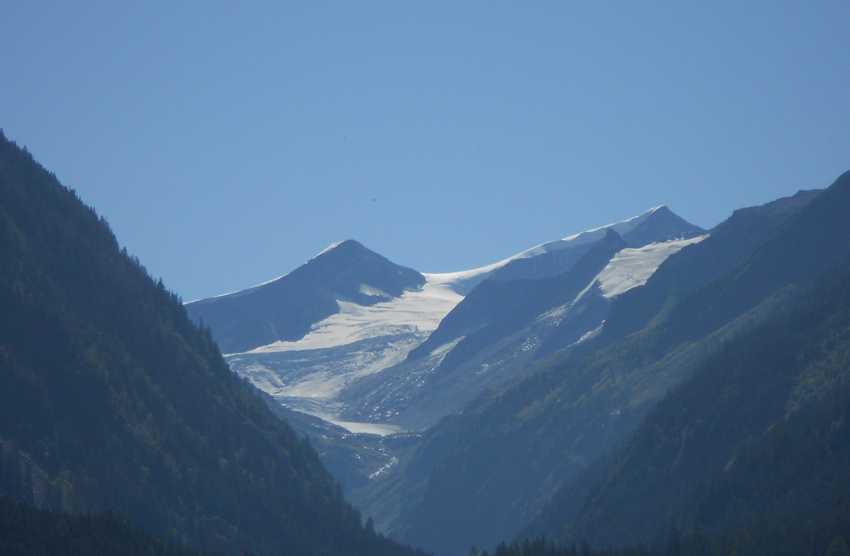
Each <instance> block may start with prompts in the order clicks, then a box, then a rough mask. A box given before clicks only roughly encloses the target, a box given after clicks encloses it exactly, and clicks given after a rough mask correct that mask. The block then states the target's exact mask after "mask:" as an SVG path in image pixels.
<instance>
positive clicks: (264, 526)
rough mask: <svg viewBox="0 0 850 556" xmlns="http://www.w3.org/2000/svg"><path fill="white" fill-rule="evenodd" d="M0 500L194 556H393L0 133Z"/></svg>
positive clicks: (202, 337)
mask: <svg viewBox="0 0 850 556" xmlns="http://www.w3.org/2000/svg"><path fill="white" fill-rule="evenodd" d="M0 473H2V474H0V489H2V492H0V494H3V493H6V494H8V495H11V496H14V497H16V498H18V499H20V500H23V501H26V502H29V503H31V504H35V505H38V506H40V507H46V508H51V509H55V510H66V511H72V512H79V511H89V510H100V509H103V508H108V509H111V510H113V511H115V512H117V513H119V514H121V515H123V516H126V517H128V518H129V519H130V520H131V521H132V522H134V523H136V524H138V525H139V526H141V527H142V528H144V529H145V530H146V531H148V532H150V533H152V534H154V535H155V536H157V537H159V538H161V539H166V540H173V541H175V542H177V543H178V544H180V545H184V546H188V547H193V548H200V549H204V550H218V551H226V552H231V553H233V552H242V551H244V550H246V549H248V550H252V551H256V552H261V553H281V552H284V553H298V554H305V553H312V554H366V553H369V554H375V553H385V554H390V553H405V550H404V549H401V548H400V547H397V546H396V545H393V544H391V543H389V542H387V541H385V540H384V539H382V538H380V537H379V536H377V535H375V534H374V532H373V531H371V530H368V531H367V530H365V529H364V528H363V527H362V526H361V523H360V516H359V515H358V513H357V512H356V511H354V510H353V509H352V508H351V507H350V506H348V505H347V504H346V503H345V502H344V500H343V498H342V495H341V493H340V490H339V488H338V486H337V485H336V484H335V483H334V481H333V479H332V478H331V477H330V476H329V475H328V474H327V473H326V472H325V471H324V469H323V468H322V465H321V464H320V462H319V460H318V458H317V456H316V454H315V452H314V451H313V450H312V448H311V447H310V446H309V445H308V444H306V443H304V442H302V441H299V440H298V438H297V437H296V436H295V434H294V433H293V432H292V430H291V429H290V428H289V427H288V426H287V425H286V424H285V423H284V422H283V421H281V420H280V419H278V418H277V417H275V416H274V415H273V414H272V413H271V412H270V411H269V410H268V408H267V407H266V406H265V404H264V403H263V401H262V400H261V399H260V398H259V397H257V395H256V394H255V393H254V391H253V390H252V389H251V388H249V387H248V386H246V384H245V383H243V382H242V381H241V380H240V379H238V378H237V377H236V376H235V375H234V374H233V373H231V372H230V370H229V369H228V367H227V365H226V364H225V362H224V360H223V359H222V358H221V355H220V353H219V351H218V348H217V346H216V345H215V343H214V342H213V340H212V338H211V336H210V334H209V331H208V330H199V329H198V328H197V327H196V326H195V325H194V324H193V323H191V322H190V321H189V319H188V318H187V316H186V312H185V310H184V308H183V305H182V303H181V301H180V300H179V299H178V298H177V297H176V296H175V295H174V294H173V293H170V292H169V291H167V290H166V288H165V287H164V286H163V284H162V282H161V281H159V282H155V281H153V280H152V279H151V278H150V277H149V276H148V274H147V272H146V270H145V269H144V268H143V267H142V266H141V265H140V264H139V262H138V260H136V259H134V258H132V257H130V256H128V255H127V254H126V252H125V251H123V250H121V249H119V246H118V243H117V241H116V239H115V237H114V236H113V234H112V232H111V231H110V229H109V227H108V226H107V224H106V223H105V221H103V220H102V219H99V218H98V217H97V215H96V214H95V212H94V211H93V210H92V209H90V208H89V207H87V206H85V205H84V204H83V203H82V202H80V200H79V199H78V198H77V197H76V195H75V193H74V192H73V191H69V190H68V189H66V188H64V187H62V186H61V185H60V183H59V182H58V181H57V179H56V177H55V176H54V175H52V174H50V173H48V172H47V171H46V170H44V169H43V168H42V167H41V166H40V165H38V164H37V163H36V162H35V161H34V160H33V158H32V156H31V155H30V154H29V153H28V152H26V151H25V150H22V149H20V148H18V147H17V146H16V145H15V144H14V143H12V142H10V141H8V140H7V139H6V138H5V137H4V136H2V134H0Z"/></svg>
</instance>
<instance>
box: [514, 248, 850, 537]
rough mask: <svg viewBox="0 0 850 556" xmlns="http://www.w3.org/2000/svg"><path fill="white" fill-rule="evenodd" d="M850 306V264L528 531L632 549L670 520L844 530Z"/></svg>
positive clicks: (672, 402) (755, 336)
mask: <svg viewBox="0 0 850 556" xmlns="http://www.w3.org/2000/svg"><path fill="white" fill-rule="evenodd" d="M845 254H846V250H845ZM849 308H850V264H848V263H846V262H845V263H843V264H842V265H841V266H840V268H839V269H837V270H835V271H833V272H831V273H829V274H827V276H825V277H824V278H823V279H821V280H820V281H819V282H818V283H817V284H816V287H814V289H813V291H811V292H810V293H808V294H807V295H805V296H803V297H802V298H801V299H800V300H799V302H798V303H797V304H796V305H795V307H794V308H793V309H792V310H790V311H789V312H788V313H787V314H785V315H782V316H781V317H779V318H777V319H775V320H774V321H772V322H770V323H768V324H765V325H762V326H759V327H757V328H755V329H753V330H751V331H748V332H747V333H745V334H743V335H742V336H741V337H739V338H737V339H735V340H733V341H732V342H730V343H729V344H727V346H725V347H724V348H723V349H722V350H720V352H719V353H717V354H716V355H714V356H712V357H711V358H709V359H708V360H707V361H706V362H705V363H704V364H702V365H700V367H699V369H698V370H697V371H696V372H695V374H694V377H693V378H692V379H691V380H689V381H688V382H686V383H685V384H683V385H682V386H681V387H680V388H678V389H676V390H675V391H674V392H673V393H671V394H670V395H669V396H667V397H666V398H665V399H664V400H663V401H662V402H660V403H659V405H658V407H656V408H655V409H654V410H653V411H652V412H651V413H650V414H649V415H648V416H647V418H646V419H645V420H644V422H643V423H642V424H641V426H640V427H639V428H638V429H637V430H636V431H635V432H634V433H633V434H632V435H630V436H629V438H628V440H627V441H626V442H625V443H624V444H623V445H622V446H621V447H620V448H619V449H618V450H617V451H616V452H615V455H614V457H612V458H610V459H609V460H607V461H600V462H598V463H596V464H595V465H594V466H593V467H594V468H595V469H592V470H591V471H590V472H589V473H587V474H586V476H585V477H582V478H581V479H580V480H579V481H576V482H575V483H571V484H569V485H567V486H566V487H564V488H563V489H562V490H561V491H560V492H559V493H558V494H557V495H556V496H555V499H554V500H553V502H552V504H550V505H549V507H547V508H546V509H545V510H544V511H543V512H542V513H541V515H540V516H538V518H537V519H536V520H535V522H534V523H533V524H532V525H531V526H530V527H529V528H528V529H527V530H526V531H524V533H528V534H532V535H540V534H545V535H547V536H548V537H549V538H558V539H560V541H561V542H565V543H569V542H575V541H576V540H578V539H588V540H590V541H591V542H592V543H593V544H596V545H602V544H605V545H607V544H614V545H624V544H634V543H637V542H652V541H653V539H655V538H659V537H662V536H664V535H665V534H666V533H667V531H669V529H670V527H671V524H673V525H674V526H675V527H678V528H681V529H683V530H684V531H696V532H699V533H701V534H704V535H708V536H709V537H712V538H722V537H723V536H724V535H728V534H730V533H732V532H734V531H735V530H744V531H747V533H746V534H747V535H749V536H750V537H751V538H757V537H758V536H759V535H761V534H765V533H768V534H775V533H777V532H778V531H779V530H780V529H785V530H786V531H789V530H790V531H795V530H796V531H799V532H800V533H801V534H800V537H802V538H801V539H800V540H804V539H805V538H806V537H809V538H810V539H811V535H812V533H813V532H815V531H818V530H820V529H827V530H828V529H835V526H836V525H839V524H841V523H843V524H844V525H843V527H845V528H846V526H847V524H848V523H850V518H848V514H847V511H846V510H847V506H846V501H847V499H848V496H850V482H848V480H847V475H846V468H847V465H848V464H850V435H848V434H847V430H846V419H847V416H848V414H850V390H848V378H850V375H848V373H850V335H848V330H850V309H849ZM578 483H581V484H578ZM806 531H808V533H806ZM834 534H835V533H834V532H833V533H831V534H830V536H829V537H827V538H826V539H825V542H824V541H821V542H823V544H824V545H825V544H827V543H828V542H829V540H830V539H831V535H834ZM808 542H809V543H811V542H812V541H811V540H809V541H808ZM786 552H788V553H794V552H793V551H787V550H786ZM802 552H803V551H800V552H798V553H802Z"/></svg>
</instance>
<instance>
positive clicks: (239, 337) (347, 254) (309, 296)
mask: <svg viewBox="0 0 850 556" xmlns="http://www.w3.org/2000/svg"><path fill="white" fill-rule="evenodd" d="M424 284H425V277H424V276H422V275H421V274H419V273H418V272H416V271H415V270H411V269H409V268H404V267H401V266H398V265H395V264H393V263H391V262H390V261H388V260H387V259H385V258H384V257H382V256H380V255H378V254H377V253H374V252H372V251H370V250H368V249H366V248H365V247H363V246H362V245H360V244H359V243H357V242H356V241H352V240H348V241H343V242H340V243H337V244H334V245H331V246H330V247H328V248H327V249H325V250H324V251H323V252H321V253H320V254H319V255H317V256H316V257H315V258H313V259H312V260H310V261H309V262H307V263H306V264H304V265H303V266H300V267H299V268H297V269H295V270H294V271H292V272H291V273H289V274H287V275H285V276H282V277H280V278H278V279H276V280H272V281H271V282H268V283H265V284H261V285H259V286H255V287H253V288H250V289H247V290H243V291H240V292H236V293H232V294H229V295H222V296H219V297H213V298H210V299H204V300H201V301H196V302H193V303H187V304H186V311H187V312H188V313H189V316H190V318H192V320H203V322H204V323H206V324H207V325H208V326H210V327H211V328H212V329H213V330H215V337H216V341H217V342H218V344H219V346H220V347H221V349H222V350H224V351H225V352H226V353H236V352H242V351H248V350H251V349H254V348H257V347H260V346H265V345H268V344H272V343H274V342H279V341H280V342H295V341H298V340H300V339H302V338H303V337H304V336H306V335H307V333H308V332H310V330H311V327H312V326H313V325H314V324H316V323H317V322H319V321H322V320H324V319H326V318H328V317H330V316H331V315H334V314H336V313H338V312H339V311H340V308H339V304H338V303H337V302H338V301H345V302H349V303H355V304H357V305H359V306H362V307H371V306H373V305H376V304H378V303H380V302H385V301H387V300H390V299H393V298H397V297H399V296H401V295H402V294H403V293H404V292H405V291H409V290H416V289H419V288H421V287H422V286H423V285H424Z"/></svg>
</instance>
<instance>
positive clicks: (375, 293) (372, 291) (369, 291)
mask: <svg viewBox="0 0 850 556" xmlns="http://www.w3.org/2000/svg"><path fill="white" fill-rule="evenodd" d="M360 293H362V294H364V295H368V296H371V297H385V298H387V299H392V297H393V296H391V295H390V294H388V293H387V292H385V291H383V290H379V289H378V288H374V287H372V286H370V285H369V284H360Z"/></svg>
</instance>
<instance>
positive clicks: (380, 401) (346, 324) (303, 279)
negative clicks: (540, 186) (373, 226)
mask: <svg viewBox="0 0 850 556" xmlns="http://www.w3.org/2000/svg"><path fill="white" fill-rule="evenodd" d="M701 232H702V230H700V229H699V228H697V227H695V226H692V225H690V224H688V223H687V222H685V221H684V220H682V219H681V218H679V217H677V216H676V215H674V214H673V213H672V212H671V211H670V210H669V209H667V208H666V207H657V208H654V209H651V210H649V211H647V212H646V213H644V214H642V215H640V216H638V217H635V218H632V219H629V220H627V221H624V222H620V223H616V224H611V225H608V226H603V227H601V228H598V229H595V230H590V231H587V232H583V233H581V234H576V235H574V236H570V237H568V238H565V239H562V240H557V241H554V242H549V243H545V244H542V245H539V246H537V247H533V248H531V249H529V250H527V251H524V252H522V253H519V254H517V255H515V256H513V257H510V258H508V259H506V260H504V261H501V262H498V263H495V264H493V265H489V266H486V267H482V268H478V269H473V270H469V271H462V272H456V273H449V274H424V275H421V274H418V273H416V272H414V271H410V270H409V269H404V268H401V267H397V266H396V265H394V264H393V263H391V262H389V261H387V260H386V259H384V258H383V257H380V255H377V254H375V253H373V252H371V251H369V250H368V249H366V248H364V247H362V246H361V245H360V244H358V243H356V242H353V241H347V242H342V243H340V244H336V245H334V246H332V247H330V248H328V249H326V250H325V251H324V252H323V253H321V254H320V255H318V256H317V257H315V258H314V259H313V260H311V261H310V262H308V263H307V264H305V265H304V266H302V267H300V268H298V269H296V270H295V271H293V272H291V273H290V274H288V275H286V276H284V277H283V278H280V279H278V280H274V281H272V282H269V283H267V284H263V285H260V286H257V287H254V288H249V289H248V290H245V291H241V292H236V293H234V294H230V295H226V296H222V297H217V298H211V299H207V300H201V301H198V302H193V303H190V304H187V310H188V312H189V314H190V315H191V316H193V317H194V318H198V319H202V320H203V322H204V323H205V324H208V325H210V326H211V328H212V330H213V335H214V337H215V338H216V339H217V341H219V342H220V344H221V345H222V346H224V347H225V350H226V351H232V349H231V348H234V347H237V346H241V347H244V348H247V347H251V348H252V349H248V350H246V351H241V352H237V353H230V354H229V355H228V356H227V360H228V362H229V364H230V365H231V367H232V368H233V369H234V370H235V371H236V372H237V373H238V374H240V375H241V376H243V377H246V378H248V379H249V380H250V381H251V382H252V383H253V384H254V385H256V386H257V387H259V388H260V389H262V390H263V391H265V392H267V393H268V394H269V395H270V396H271V397H272V398H273V399H274V400H276V401H277V402H278V403H280V404H281V405H283V406H284V407H286V408H289V409H294V410H297V411H300V412H305V413H307V414H309V415H310V416H314V417H319V418H321V419H323V420H325V423H324V424H322V423H317V422H316V421H315V420H312V419H311V418H310V417H303V416H300V417H299V416H297V415H292V416H291V417H292V420H293V422H295V423H296V425H297V426H298V427H299V429H300V430H302V432H304V433H305V434H308V435H310V436H311V438H312V439H313V442H314V444H315V445H316V446H317V448H318V449H319V450H320V453H322V455H323V458H324V461H325V462H326V463H327V464H328V465H329V466H330V469H331V470H332V471H333V472H334V474H335V475H336V476H338V477H340V478H342V479H343V480H344V482H345V484H346V486H347V487H349V488H350V489H352V488H357V487H360V486H363V485H365V484H366V483H368V482H370V481H371V480H372V479H371V478H370V477H374V476H376V474H377V475H381V474H384V473H385V472H386V471H388V470H389V469H390V468H391V467H392V466H393V465H395V464H396V463H397V462H398V461H399V456H400V455H401V453H400V451H399V450H400V449H401V450H402V451H409V450H410V445H411V444H410V442H411V441H414V442H415V441H416V439H417V438H418V437H419V436H420V435H421V431H422V430H423V429H425V428H427V427H429V426H432V425H434V424H436V423H437V422H438V421H439V420H440V419H441V418H442V417H444V416H445V415H448V414H451V413H454V412H457V411H459V410H460V409H461V408H462V407H463V406H464V405H465V404H466V403H468V402H469V401H470V400H472V399H473V398H474V397H475V396H476V395H477V394H478V393H480V392H481V391H483V390H484V389H486V388H489V387H492V386H494V385H498V384H501V383H503V382H505V381H506V380H510V379H512V378H514V377H516V376H518V375H519V374H521V373H522V372H524V370H525V369H527V368H528V367H529V366H530V365H531V364H532V363H533V362H534V357H535V356H536V347H537V346H538V345H539V344H540V343H541V342H543V341H544V340H545V339H546V338H548V336H550V335H552V336H553V338H551V339H550V340H549V341H548V344H549V349H559V348H560V347H564V346H566V345H569V344H571V343H575V342H577V341H579V340H581V339H583V338H584V339H586V338H587V337H588V332H590V331H592V330H594V329H597V328H598V327H599V326H600V324H601V322H602V321H603V320H604V318H605V315H606V313H607V310H608V307H609V305H610V300H611V299H613V298H614V297H616V296H617V295H619V294H620V293H622V292H624V291H627V290H628V289H630V288H632V287H634V286H636V285H639V284H641V283H643V282H644V281H645V280H646V279H647V278H648V277H649V276H650V275H651V274H652V272H654V270H655V268H657V266H658V265H659V264H660V263H661V262H662V261H663V260H664V258H666V257H667V256H669V255H670V254H672V253H674V252H676V251H678V250H679V249H681V248H682V247H684V246H685V245H687V244H689V243H692V242H695V241H699V240H701V239H702V238H703V237H704V236H701V235H699V234H700V233H701ZM621 233H622V234H626V235H627V236H629V237H631V238H632V239H633V241H634V242H635V243H633V244H629V243H627V242H626V241H625V240H623V239H622V237H621V236H620V235H619V234H621ZM538 261H540V262H538ZM511 277H517V279H509V278H511ZM389 278H392V279H393V280H394V281H392V282H391V283H389V284H388V283H387V281H388V279H389ZM597 282H598V283H597ZM364 292H365V293H364ZM465 293H468V299H464V295H463V294H465ZM366 294H369V295H366ZM317 300H318V301H317ZM314 303H316V306H317V307H318V308H319V309H320V310H319V309H316V310H314V308H313V304H314ZM459 304H460V305H459ZM293 311H294V316H293V320H294V321H297V323H299V324H298V326H300V328H298V330H299V331H300V332H299V334H298V335H297V336H295V335H293V336H292V337H290V338H289V339H286V338H281V337H280V334H277V335H276V336H275V335H274V334H273V333H272V332H273V331H279V330H290V329H292V328H293V326H292V325H290V324H288V323H286V322H283V321H284V320H285V319H286V317H287V315H288V314H290V313H292V312H293ZM305 315H307V316H305ZM447 315H448V317H447ZM464 315H466V316H464ZM275 319H277V321H276V320H275ZM444 319H447V320H446V321H445V322H444ZM465 319H466V320H469V319H471V321H470V322H466V323H465V322H464V320H465ZM493 319H495V320H493ZM473 321H474V322H473ZM485 321H486V322H485ZM310 322H312V324H310V325H309V330H307V328H305V327H307V324H308V323H310ZM453 323H455V324H453ZM470 326H471V327H473V328H475V327H478V328H480V330H473V331H472V333H470V334H466V333H465V332H464V330H466V329H468V328H469V327H470ZM458 327H460V328H458ZM461 328H462V329H463V330H461ZM252 330H254V331H256V330H261V332H260V333H257V334H256V335H254V336H253V337H248V336H250V332H251V331H252ZM305 330H307V331H306V333H304V331H305ZM432 333H433V334H432ZM246 335H248V336H246ZM273 337H274V338H277V339H275V340H274V341H272V338H273ZM236 338H241V339H240V340H239V342H241V343H239V342H237V341H236ZM426 340H427V341H426ZM263 342H268V343H267V344H266V345H259V344H261V343H263ZM257 346H259V347H257ZM482 368H484V369H487V372H483V373H482V372H480V371H481V369H482ZM317 427H318V428H317ZM351 434H382V435H385V437H384V438H381V439H375V438H367V437H360V439H359V440H358V442H352V440H351V438H350V435H351ZM388 434H395V435H401V436H396V437H389V436H386V435H388ZM411 435H413V436H412V437H411ZM411 439H412V440H411ZM358 443H359V445H358ZM399 446H401V448H399Z"/></svg>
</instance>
